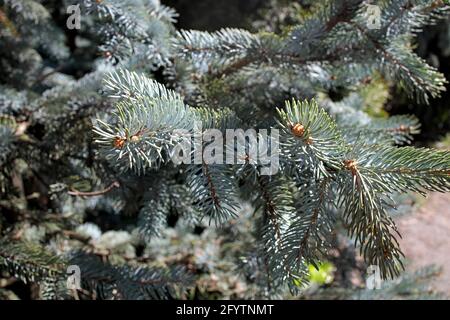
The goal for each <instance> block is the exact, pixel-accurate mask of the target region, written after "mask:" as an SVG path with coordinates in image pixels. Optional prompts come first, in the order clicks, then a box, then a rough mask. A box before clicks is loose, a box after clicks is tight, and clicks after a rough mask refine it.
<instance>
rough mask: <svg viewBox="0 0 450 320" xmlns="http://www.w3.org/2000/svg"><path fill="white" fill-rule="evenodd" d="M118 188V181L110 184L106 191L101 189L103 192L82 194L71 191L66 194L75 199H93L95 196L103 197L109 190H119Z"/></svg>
mask: <svg viewBox="0 0 450 320" xmlns="http://www.w3.org/2000/svg"><path fill="white" fill-rule="evenodd" d="M119 187H120V183H119V181H114V182H113V183H111V185H110V186H109V187H107V188H106V189H103V190H99V191H91V192H82V191H78V190H75V189H72V190H71V191H69V192H68V194H70V195H71V196H76V197H95V196H101V195H104V194H106V193H108V192H110V191H111V190H113V189H114V188H119Z"/></svg>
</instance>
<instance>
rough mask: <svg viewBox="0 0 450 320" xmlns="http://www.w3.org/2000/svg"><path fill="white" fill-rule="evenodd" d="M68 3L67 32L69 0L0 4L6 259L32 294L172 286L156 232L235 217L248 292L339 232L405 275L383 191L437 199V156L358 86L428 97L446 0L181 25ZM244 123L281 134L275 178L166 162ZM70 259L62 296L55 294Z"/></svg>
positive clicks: (1, 226) (241, 168)
mask: <svg viewBox="0 0 450 320" xmlns="http://www.w3.org/2000/svg"><path fill="white" fill-rule="evenodd" d="M77 3H78V4H79V5H80V9H81V29H80V30H76V31H73V30H72V31H71V32H74V33H73V34H72V33H68V32H67V29H66V25H65V23H66V20H65V19H67V13H66V8H67V6H69V5H71V4H73V3H72V2H71V1H62V3H55V2H53V1H38V0H27V1H25V0H0V43H1V46H0V70H1V71H0V135H1V138H2V139H1V141H0V195H1V200H0V232H1V236H2V238H3V240H2V242H1V243H0V268H1V270H4V271H5V272H7V273H8V274H10V275H11V276H13V277H17V278H20V279H22V280H24V281H27V282H33V283H36V284H38V285H39V286H40V287H41V291H42V295H41V297H42V298H86V299H89V298H94V299H95V298H105V299H161V298H163V299H165V298H172V297H183V298H186V297H189V295H188V293H187V291H186V288H187V287H189V286H190V285H191V286H192V280H193V276H194V275H193V274H192V273H191V272H190V271H192V270H189V267H188V268H187V269H188V270H185V268H182V267H180V266H179V264H186V263H181V262H182V261H165V262H164V263H160V264H158V263H156V262H154V261H152V259H151V258H150V257H149V256H148V255H147V253H148V252H147V253H145V252H146V250H150V249H149V248H151V247H152V246H153V245H154V243H157V241H159V239H158V238H161V237H167V232H166V229H167V228H168V227H169V225H170V227H174V225H175V226H176V227H179V226H181V228H187V230H188V231H186V232H191V231H192V230H190V231H189V227H190V228H191V229H192V228H193V227H197V228H198V227H200V226H201V227H207V228H217V229H219V230H220V229H221V228H231V229H233V223H237V224H239V221H240V219H241V217H242V215H243V211H247V213H248V211H251V214H252V218H251V219H250V221H251V225H249V226H248V230H247V233H248V234H247V237H249V238H248V240H246V249H248V250H243V251H242V252H239V253H237V254H236V256H239V259H235V261H233V263H235V264H236V265H240V266H241V269H242V270H244V271H243V273H244V274H245V272H249V273H251V274H253V276H252V277H247V280H248V282H249V283H250V284H251V285H255V286H256V287H258V290H259V291H258V295H257V296H261V297H275V296H277V294H279V293H280V292H282V291H283V290H284V289H285V288H286V287H288V288H289V289H291V292H292V293H299V291H301V290H302V285H303V284H305V283H307V277H308V273H309V271H308V270H309V266H310V265H313V266H316V267H318V265H319V263H320V261H322V260H325V259H326V257H327V250H329V249H330V248H332V247H333V236H334V234H335V232H336V230H338V229H339V227H338V225H342V226H343V227H344V229H345V230H346V231H347V234H348V236H349V237H350V238H351V239H352V240H353V241H354V243H355V245H356V246H357V247H358V248H359V250H360V253H361V255H362V256H363V257H364V259H365V262H366V263H367V264H369V265H376V266H379V268H380V270H381V275H382V277H383V278H393V279H395V278H396V277H398V276H399V275H400V274H401V272H402V269H403V254H402V252H401V249H400V248H399V245H398V241H397V237H398V236H399V235H398V232H397V229H396V226H395V223H394V221H393V219H392V217H391V211H392V209H393V208H395V207H396V205H397V199H396V197H397V195H398V194H402V193H406V192H410V191H411V192H416V193H419V194H422V195H426V192H428V191H439V192H448V191H450V152H449V151H447V150H434V149H425V148H415V147H412V146H408V145H407V144H409V143H410V142H411V141H412V138H413V135H414V134H417V133H418V132H419V128H420V124H419V123H418V121H417V119H416V118H415V117H414V116H411V115H401V116H393V117H390V118H387V117H373V116H372V114H371V113H370V111H369V110H370V109H371V107H372V105H371V103H370V102H368V101H367V100H368V98H367V96H366V95H365V91H364V90H365V89H367V88H370V86H371V85H373V83H374V82H376V81H380V82H383V83H385V84H387V85H397V86H399V87H401V88H403V89H404V90H406V92H408V94H409V96H410V98H411V99H414V100H417V101H422V102H425V103H428V102H429V101H430V98H433V97H437V96H439V95H440V94H441V93H442V92H443V91H444V90H445V86H444V85H445V83H446V80H445V78H444V76H443V75H442V74H441V73H439V72H438V71H437V70H436V69H435V68H434V67H432V66H430V65H428V64H427V63H426V62H425V61H424V60H423V59H421V58H420V57H419V56H418V55H417V54H416V53H415V52H414V50H413V47H414V46H413V44H414V38H415V36H416V34H417V33H419V32H421V30H422V29H423V27H424V26H426V25H429V24H432V23H435V22H436V21H438V20H439V19H442V18H444V17H446V16H447V12H448V6H447V5H446V4H445V3H444V2H443V1H441V0H400V1H398V0H380V1H364V0H327V1H321V2H320V3H319V2H317V3H316V4H314V5H312V6H311V7H310V11H309V12H308V13H305V14H303V15H297V16H296V18H295V19H294V20H296V21H294V24H293V25H286V26H284V27H281V28H280V29H281V30H279V31H278V30H276V29H277V28H278V27H276V28H270V26H268V27H267V28H266V30H265V31H258V32H250V31H247V30H241V29H233V28H226V29H221V30H219V31H216V32H206V31H197V30H177V28H176V27H175V23H176V19H177V16H178V15H177V13H176V12H175V11H174V10H173V9H171V8H169V7H166V6H164V5H161V4H160V3H159V1H156V0H151V1H144V0H139V1H137V0H133V1H131V0H121V1H119V0H103V1H91V0H80V1H77ZM373 4H376V5H378V6H379V8H380V10H381V11H380V12H381V15H380V26H379V27H377V28H375V29H373V28H371V27H370V26H368V25H367V18H366V8H367V5H373ZM295 8H297V7H295ZM297 9H298V8H297ZM61 21H62V22H61ZM267 29H268V30H267ZM272 29H275V30H276V31H277V32H272ZM74 34H75V36H74ZM69 36H70V37H72V36H73V37H74V38H73V39H71V38H69ZM98 52H101V56H99V55H97V53H98ZM81 65H83V67H79V66H81ZM76 68H81V71H80V72H81V74H79V73H78V71H77V72H74V71H73V70H74V69H76ZM83 70H84V71H83ZM86 70H89V72H85V71H86ZM393 98H394V99H395V97H393ZM430 108H432V106H430ZM199 123H201V126H199ZM238 128H240V129H242V130H243V131H245V130H250V129H255V130H259V131H261V130H268V131H267V132H269V133H273V134H275V133H276V132H279V144H276V143H275V142H274V141H273V140H271V139H270V138H268V139H267V140H266V141H265V145H266V146H267V148H268V149H270V151H272V152H274V151H279V159H278V160H279V164H280V166H279V169H278V170H277V172H275V173H274V174H272V175H264V174H262V173H261V169H262V168H263V167H264V165H266V164H264V163H261V161H259V160H258V159H253V158H251V153H250V151H249V150H247V149H245V150H246V151H244V152H243V153H242V154H239V153H238V156H237V158H238V159H240V160H241V161H238V162H237V163H234V164H216V163H208V162H207V161H205V159H203V158H201V161H200V163H195V162H194V161H189V163H182V164H175V163H173V161H172V155H173V152H174V151H173V150H174V147H175V146H177V145H178V144H179V143H187V142H189V143H191V142H192V143H194V144H196V143H197V144H196V145H195V146H196V147H197V148H200V147H202V148H204V149H205V150H206V149H207V148H208V147H211V145H210V142H211V141H212V140H211V141H206V140H207V139H205V137H204V141H201V142H200V143H198V142H197V139H196V138H198V135H199V134H200V135H201V134H202V133H204V132H205V131H206V129H217V130H218V131H219V132H221V133H223V134H224V136H225V133H226V131H227V129H238ZM277 130H278V131H277ZM258 137H259V138H260V139H262V138H261V137H260V136H258ZM239 143H242V142H239V141H238V142H237V145H234V140H233V147H232V149H233V151H234V150H235V148H238V146H239ZM244 144H245V142H244ZM225 151H229V150H225ZM225 151H224V154H221V155H219V156H224V155H225V153H226V152H225ZM216 156H218V155H217V154H216ZM195 157H196V154H195V152H192V153H189V154H188V155H187V159H188V160H194V159H195ZM187 226H188V227H187ZM230 226H231V227H230ZM183 230H184V229H183ZM231 234H232V233H231ZM109 237H111V238H109ZM137 248H140V250H137ZM138 251H143V252H144V253H142V252H140V253H138ZM235 258H236V257H235ZM237 260H239V261H237ZM73 264H75V265H78V266H80V268H81V272H82V273H81V277H82V289H80V290H79V292H77V293H75V294H74V293H73V292H64V289H61V288H62V286H63V283H64V281H65V276H66V275H65V268H66V267H67V266H68V265H73ZM249 270H251V272H250V271H249ZM0 294H2V291H0Z"/></svg>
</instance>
